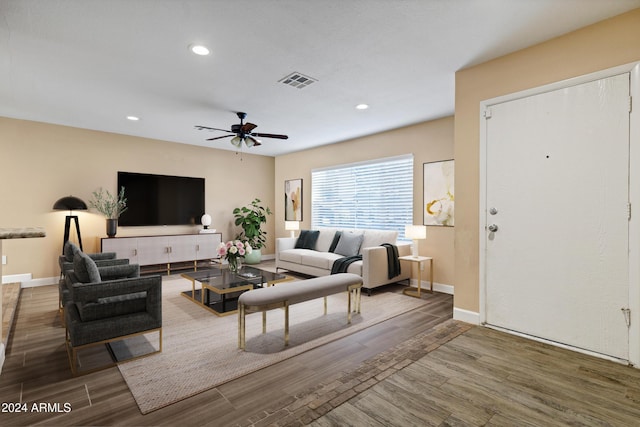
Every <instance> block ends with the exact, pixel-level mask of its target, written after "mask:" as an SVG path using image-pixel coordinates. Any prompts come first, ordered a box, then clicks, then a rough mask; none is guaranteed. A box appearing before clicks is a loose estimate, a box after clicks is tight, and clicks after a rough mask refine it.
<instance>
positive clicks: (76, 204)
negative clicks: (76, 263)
mask: <svg viewBox="0 0 640 427" xmlns="http://www.w3.org/2000/svg"><path fill="white" fill-rule="evenodd" d="M53 209H55V210H61V211H67V210H68V211H69V215H67V217H66V219H65V222H64V240H63V241H62V250H63V252H64V244H65V243H67V241H68V240H69V228H70V227H71V220H72V219H73V221H74V222H75V223H76V234H77V235H78V246H80V249H82V237H81V235H80V223H79V222H78V216H77V215H73V211H86V210H87V204H86V203H85V202H84V201H82V199H79V198H77V197H74V196H67V197H63V198H61V199H58V200H57V201H56V202H55V203H54V204H53Z"/></svg>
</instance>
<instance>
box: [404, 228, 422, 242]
mask: <svg viewBox="0 0 640 427" xmlns="http://www.w3.org/2000/svg"><path fill="white" fill-rule="evenodd" d="M404 235H405V237H406V238H407V239H411V240H423V239H426V238H427V226H426V225H405V226H404Z"/></svg>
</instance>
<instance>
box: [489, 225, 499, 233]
mask: <svg viewBox="0 0 640 427" xmlns="http://www.w3.org/2000/svg"><path fill="white" fill-rule="evenodd" d="M488 228H489V231H490V232H492V233H495V232H496V231H498V226H497V225H496V224H491V225H489V227H488Z"/></svg>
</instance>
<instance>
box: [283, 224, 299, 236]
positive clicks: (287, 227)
mask: <svg viewBox="0 0 640 427" xmlns="http://www.w3.org/2000/svg"><path fill="white" fill-rule="evenodd" d="M284 229H285V230H289V231H291V237H296V234H295V232H296V230H300V221H285V222H284Z"/></svg>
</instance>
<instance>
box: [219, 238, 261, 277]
mask: <svg viewBox="0 0 640 427" xmlns="http://www.w3.org/2000/svg"><path fill="white" fill-rule="evenodd" d="M251 252H253V249H252V248H251V245H250V244H249V242H242V241H240V240H229V241H228V242H226V243H220V245H219V246H218V255H219V256H220V257H221V258H224V259H226V260H227V262H228V263H229V270H230V271H232V272H234V273H236V272H237V271H238V270H240V269H241V268H242V259H243V258H244V256H245V255H246V254H250V253H251Z"/></svg>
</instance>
